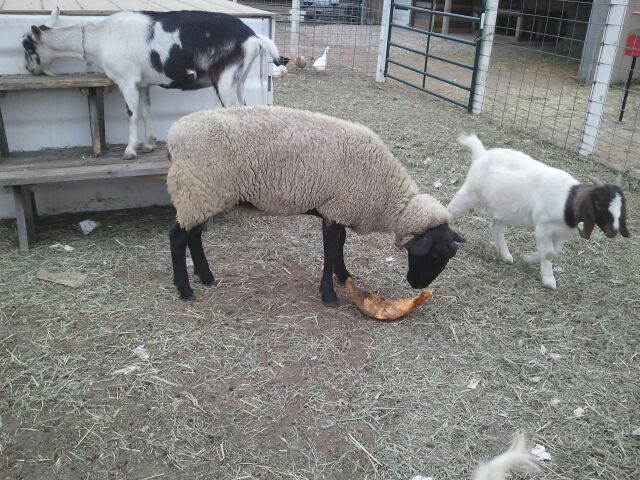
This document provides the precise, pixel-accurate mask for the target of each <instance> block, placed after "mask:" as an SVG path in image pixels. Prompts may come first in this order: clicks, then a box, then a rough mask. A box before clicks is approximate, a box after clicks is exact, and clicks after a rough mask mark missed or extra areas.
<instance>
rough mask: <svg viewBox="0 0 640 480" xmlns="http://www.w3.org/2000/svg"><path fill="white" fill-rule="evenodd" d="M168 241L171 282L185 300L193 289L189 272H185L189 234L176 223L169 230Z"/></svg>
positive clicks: (189, 296) (190, 295) (191, 295)
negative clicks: (171, 267)
mask: <svg viewBox="0 0 640 480" xmlns="http://www.w3.org/2000/svg"><path fill="white" fill-rule="evenodd" d="M169 243H170V245H171V263H172V264H173V284H174V285H175V286H176V287H178V291H179V292H180V298H182V299H183V300H187V299H189V298H192V297H193V290H192V289H191V285H189V273H188V272H187V256H186V252H187V245H188V243H189V235H188V234H187V231H186V230H185V229H184V228H182V227H180V225H178V223H176V224H175V225H174V226H173V227H171V230H169ZM194 263H195V262H194Z"/></svg>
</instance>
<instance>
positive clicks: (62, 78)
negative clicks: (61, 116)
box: [0, 73, 114, 92]
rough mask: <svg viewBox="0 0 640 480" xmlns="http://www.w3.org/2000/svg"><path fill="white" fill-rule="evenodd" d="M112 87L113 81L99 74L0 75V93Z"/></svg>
mask: <svg viewBox="0 0 640 480" xmlns="http://www.w3.org/2000/svg"><path fill="white" fill-rule="evenodd" d="M113 85H114V83H113V81H112V80H111V79H109V78H107V77H106V76H105V75H103V74H101V73H65V74H61V75H55V76H50V75H28V74H24V75H0V92H9V91H17V90H41V89H45V88H92V87H112V86H113Z"/></svg>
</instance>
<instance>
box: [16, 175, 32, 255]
mask: <svg viewBox="0 0 640 480" xmlns="http://www.w3.org/2000/svg"><path fill="white" fill-rule="evenodd" d="M13 201H14V203H15V207H16V223H17V224H18V244H19V245H20V250H21V251H23V252H26V251H28V250H29V243H32V242H33V240H34V239H35V224H34V221H33V217H32V212H33V208H32V205H31V195H30V193H29V187H27V186H26V185H15V186H14V187H13Z"/></svg>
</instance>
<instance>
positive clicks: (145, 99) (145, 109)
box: [139, 87, 156, 152]
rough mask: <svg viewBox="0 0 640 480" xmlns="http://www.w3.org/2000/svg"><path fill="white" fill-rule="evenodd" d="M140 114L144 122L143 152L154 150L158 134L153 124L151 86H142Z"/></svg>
mask: <svg viewBox="0 0 640 480" xmlns="http://www.w3.org/2000/svg"><path fill="white" fill-rule="evenodd" d="M139 92H140V114H141V115H142V121H143V122H144V136H145V139H144V143H143V144H142V151H143V152H152V151H153V149H154V148H156V136H155V135H154V134H153V126H152V124H151V111H150V107H151V97H150V95H149V87H140V90H139Z"/></svg>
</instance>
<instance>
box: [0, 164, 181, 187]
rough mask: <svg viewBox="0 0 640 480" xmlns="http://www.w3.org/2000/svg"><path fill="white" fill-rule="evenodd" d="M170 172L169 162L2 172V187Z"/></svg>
mask: <svg viewBox="0 0 640 480" xmlns="http://www.w3.org/2000/svg"><path fill="white" fill-rule="evenodd" d="M168 171H169V160H168V159H165V160H160V161H155V162H136V161H129V162H128V163H117V164H106V165H83V166H80V167H60V168H46V169H42V170H25V171H11V172H1V171H0V185H5V186H9V185H37V184H42V183H53V182H75V181H81V180H101V179H106V178H123V177H142V176H146V175H161V174H164V173H167V172H168Z"/></svg>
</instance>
